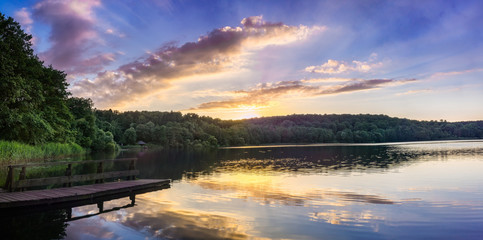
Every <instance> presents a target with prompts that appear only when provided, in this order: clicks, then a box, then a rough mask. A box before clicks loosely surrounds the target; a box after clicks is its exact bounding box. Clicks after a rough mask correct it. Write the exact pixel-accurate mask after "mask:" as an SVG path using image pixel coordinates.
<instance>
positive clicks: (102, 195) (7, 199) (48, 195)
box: [0, 179, 170, 211]
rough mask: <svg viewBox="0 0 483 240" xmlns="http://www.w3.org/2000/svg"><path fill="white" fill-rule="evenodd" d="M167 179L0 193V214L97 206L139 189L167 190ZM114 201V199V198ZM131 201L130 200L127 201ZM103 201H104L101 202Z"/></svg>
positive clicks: (134, 192) (133, 193) (136, 191)
mask: <svg viewBox="0 0 483 240" xmlns="http://www.w3.org/2000/svg"><path fill="white" fill-rule="evenodd" d="M169 184H170V180H169V179H161V180H158V179H140V180H133V181H122V182H110V183H102V184H93V185H85V186H76V187H69V188H54V189H46V190H31V191H25V192H4V193H0V211H2V210H3V209H6V208H18V207H34V206H35V207H41V206H46V205H57V204H65V203H69V202H73V203H74V202H85V201H87V202H91V203H98V202H99V201H101V200H104V199H106V198H108V199H110V198H112V197H113V196H129V197H131V196H134V195H135V194H136V193H138V192H140V191H142V190H148V189H159V187H165V188H168V187H169ZM131 198H132V197H131ZM114 199H115V198H114ZM131 200H133V199H131ZM104 201H105V200H104Z"/></svg>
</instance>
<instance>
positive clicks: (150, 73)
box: [72, 16, 324, 108]
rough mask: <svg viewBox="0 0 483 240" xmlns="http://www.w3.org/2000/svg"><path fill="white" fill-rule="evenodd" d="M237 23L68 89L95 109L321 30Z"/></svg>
mask: <svg viewBox="0 0 483 240" xmlns="http://www.w3.org/2000/svg"><path fill="white" fill-rule="evenodd" d="M241 24H242V25H241V26H240V27H224V28H219V29H215V30H213V31H211V32H210V33H208V34H207V35H204V36H201V37H200V38H199V39H198V41H196V42H188V43H185V44H183V45H182V46H179V47H178V46H175V45H174V44H172V43H171V44H166V45H164V46H162V47H161V48H159V49H158V50H156V51H154V52H150V53H148V54H147V55H146V56H145V57H144V58H142V59H140V60H137V61H134V62H131V63H128V64H125V65H123V66H120V67H119V68H118V69H117V70H115V71H106V72H102V73H99V74H98V75H97V77H96V78H95V79H94V80H92V81H90V80H84V81H80V82H78V83H75V85H74V86H73V87H72V92H73V93H74V94H76V95H78V96H83V97H90V98H92V99H93V101H94V102H95V103H96V106H97V107H101V108H103V107H107V106H109V107H112V106H113V105H116V106H119V105H122V104H123V103H124V102H127V101H132V100H135V99H137V98H138V97H141V96H145V95H149V94H153V93H156V92H157V91H159V90H160V89H163V88H166V87H169V86H170V84H171V83H172V82H173V81H176V80H178V79H180V78H186V77H190V76H195V75H196V76H199V75H204V74H213V73H218V72H223V71H227V70H229V69H230V68H233V65H234V62H237V61H238V60H239V58H240V56H241V55H242V53H243V52H244V51H247V50H248V51H249V50H256V49H259V48H263V47H265V46H269V45H281V44H288V43H292V42H295V41H299V40H303V39H305V38H307V37H308V36H309V35H310V34H311V33H314V32H318V31H321V30H323V29H324V28H323V27H307V26H303V25H300V26H287V25H284V24H282V23H271V22H265V21H263V19H262V17H261V16H255V17H248V18H244V19H243V20H242V21H241Z"/></svg>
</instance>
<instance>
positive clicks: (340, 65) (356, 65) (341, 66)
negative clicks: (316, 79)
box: [305, 54, 383, 74]
mask: <svg viewBox="0 0 483 240" xmlns="http://www.w3.org/2000/svg"><path fill="white" fill-rule="evenodd" d="M376 57H377V55H376V54H372V55H371V58H370V59H369V61H356V60H354V61H352V62H351V63H347V62H344V61H337V60H332V59H329V60H328V61H327V62H326V63H324V64H322V65H319V66H308V67H306V68H305V71H306V72H312V73H323V74H340V73H347V72H363V73H365V72H370V71H371V70H373V69H374V68H378V67H381V66H382V64H383V63H382V62H375V59H376Z"/></svg>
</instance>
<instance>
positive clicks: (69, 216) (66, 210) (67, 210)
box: [65, 208, 72, 220]
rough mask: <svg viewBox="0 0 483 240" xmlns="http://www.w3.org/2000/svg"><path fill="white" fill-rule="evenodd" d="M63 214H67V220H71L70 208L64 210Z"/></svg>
mask: <svg viewBox="0 0 483 240" xmlns="http://www.w3.org/2000/svg"><path fill="white" fill-rule="evenodd" d="M65 213H67V220H70V219H71V218H72V208H66V209H65Z"/></svg>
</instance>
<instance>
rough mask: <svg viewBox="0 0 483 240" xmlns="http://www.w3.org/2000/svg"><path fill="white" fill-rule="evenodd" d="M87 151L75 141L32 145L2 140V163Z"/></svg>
mask: <svg viewBox="0 0 483 240" xmlns="http://www.w3.org/2000/svg"><path fill="white" fill-rule="evenodd" d="M82 153H85V150H84V149H83V148H82V147H81V146H79V145H77V144H75V143H46V144H43V145H38V146H32V145H28V144H24V143H19V142H13V141H0V163H2V164H12V163H23V162H30V161H32V160H40V159H46V158H58V157H65V156H69V155H76V154H82Z"/></svg>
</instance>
